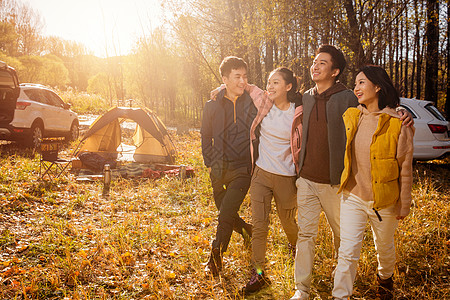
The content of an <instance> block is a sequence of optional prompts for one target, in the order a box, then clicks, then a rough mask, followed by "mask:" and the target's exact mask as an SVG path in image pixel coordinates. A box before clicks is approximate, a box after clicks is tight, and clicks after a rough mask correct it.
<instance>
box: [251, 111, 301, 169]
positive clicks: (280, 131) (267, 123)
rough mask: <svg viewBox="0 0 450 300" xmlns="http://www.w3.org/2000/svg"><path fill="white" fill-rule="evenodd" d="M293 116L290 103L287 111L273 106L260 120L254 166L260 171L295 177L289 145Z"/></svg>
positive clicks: (293, 112)
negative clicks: (257, 150)
mask: <svg viewBox="0 0 450 300" xmlns="http://www.w3.org/2000/svg"><path fill="white" fill-rule="evenodd" d="M294 114H295V104H294V103H290V106H289V109H287V110H280V109H279V108H278V107H276V105H274V106H272V108H271V109H270V111H269V113H268V114H267V115H266V116H265V117H264V119H263V120H262V122H261V135H260V137H259V156H258V159H257V160H256V165H257V166H258V167H260V168H261V169H263V170H265V171H267V172H270V173H273V174H278V175H284V176H295V175H296V174H295V166H294V162H293V160H292V154H291V144H290V138H291V127H292V121H293V120H294Z"/></svg>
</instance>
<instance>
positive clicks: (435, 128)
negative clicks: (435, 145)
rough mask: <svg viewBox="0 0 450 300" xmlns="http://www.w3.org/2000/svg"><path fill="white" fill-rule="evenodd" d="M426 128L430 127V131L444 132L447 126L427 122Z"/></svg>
mask: <svg viewBox="0 0 450 300" xmlns="http://www.w3.org/2000/svg"><path fill="white" fill-rule="evenodd" d="M428 128H430V130H431V132H432V133H446V132H447V126H445V125H438V124H428Z"/></svg>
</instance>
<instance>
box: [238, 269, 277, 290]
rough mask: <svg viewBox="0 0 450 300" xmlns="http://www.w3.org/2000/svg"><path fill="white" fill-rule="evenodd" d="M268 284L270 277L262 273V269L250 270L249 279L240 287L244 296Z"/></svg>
mask: <svg viewBox="0 0 450 300" xmlns="http://www.w3.org/2000/svg"><path fill="white" fill-rule="evenodd" d="M269 284H270V279H269V278H268V277H266V276H265V275H264V271H259V272H258V271H257V270H256V269H253V270H252V276H251V278H250V281H249V282H248V283H247V284H246V285H245V286H244V287H243V288H242V289H241V294H242V295H244V296H247V295H250V294H253V293H256V292H258V291H260V290H262V289H263V288H264V287H266V286H268V285H269Z"/></svg>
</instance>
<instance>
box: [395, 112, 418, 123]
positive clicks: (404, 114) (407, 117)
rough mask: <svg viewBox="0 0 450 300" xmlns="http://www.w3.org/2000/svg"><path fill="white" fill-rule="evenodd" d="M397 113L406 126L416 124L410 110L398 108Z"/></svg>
mask: <svg viewBox="0 0 450 300" xmlns="http://www.w3.org/2000/svg"><path fill="white" fill-rule="evenodd" d="M397 113H398V115H399V116H400V120H402V121H403V122H402V124H403V125H404V126H413V125H414V120H413V117H412V115H411V113H410V112H409V111H407V110H406V109H403V108H402V109H397Z"/></svg>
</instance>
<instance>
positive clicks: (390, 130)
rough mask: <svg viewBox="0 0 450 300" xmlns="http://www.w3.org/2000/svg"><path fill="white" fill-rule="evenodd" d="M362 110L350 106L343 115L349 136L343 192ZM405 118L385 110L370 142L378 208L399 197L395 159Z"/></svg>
mask: <svg viewBox="0 0 450 300" xmlns="http://www.w3.org/2000/svg"><path fill="white" fill-rule="evenodd" d="M360 116H361V111H360V110H359V109H357V108H355V107H351V108H349V109H348V110H347V111H346V112H345V113H344V114H343V116H342V117H343V118H344V124H345V129H346V135H347V143H346V146H345V157H344V171H343V172H342V175H341V186H340V188H339V192H338V193H340V192H341V191H342V190H343V189H344V187H345V185H346V184H347V181H348V178H349V176H350V172H351V158H352V154H351V151H352V149H351V144H352V140H353V138H354V137H355V134H356V130H357V129H358V122H359V118H360ZM401 127H402V121H401V120H400V119H398V118H395V117H393V116H390V115H388V114H385V113H382V114H380V117H379V119H378V126H377V129H376V130H375V133H374V134H373V137H372V143H371V144H370V166H371V170H370V173H371V175H372V192H373V199H374V205H373V208H374V209H375V210H380V209H382V208H385V207H388V206H390V205H393V204H395V203H396V202H397V200H398V198H399V182H398V177H399V165H398V162H397V159H396V155H397V144H398V137H399V135H400V131H401Z"/></svg>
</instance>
